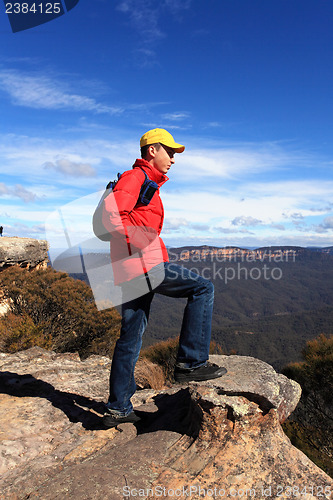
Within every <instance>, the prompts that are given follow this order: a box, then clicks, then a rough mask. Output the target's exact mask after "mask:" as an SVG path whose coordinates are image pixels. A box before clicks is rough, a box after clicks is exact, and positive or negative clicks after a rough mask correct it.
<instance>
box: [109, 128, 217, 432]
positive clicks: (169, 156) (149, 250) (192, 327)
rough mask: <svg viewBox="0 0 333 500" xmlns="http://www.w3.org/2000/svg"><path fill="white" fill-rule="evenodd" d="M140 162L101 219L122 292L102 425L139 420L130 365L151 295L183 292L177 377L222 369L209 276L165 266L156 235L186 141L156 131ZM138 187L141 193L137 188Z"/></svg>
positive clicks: (205, 376) (205, 375) (146, 140)
mask: <svg viewBox="0 0 333 500" xmlns="http://www.w3.org/2000/svg"><path fill="white" fill-rule="evenodd" d="M140 148H141V159H137V160H136V161H135V163H134V165H133V168H132V169H131V170H128V171H126V172H124V173H123V174H122V176H121V177H120V179H119V180H118V182H117V184H116V186H115V188H114V189H113V191H112V193H111V194H110V195H109V196H108V197H107V198H106V199H105V201H104V212H103V224H104V226H105V228H106V229H107V230H108V231H109V232H110V233H112V236H111V261H112V267H113V273H114V279H115V284H120V285H121V287H122V292H123V303H122V323H121V333H120V338H119V339H118V341H117V343H116V347H115V350H114V355H113V359H112V366H111V375H110V395H109V400H108V403H107V405H106V413H105V415H104V417H103V423H104V425H105V426H106V427H115V426H116V425H118V424H120V423H124V422H132V423H135V422H138V421H139V420H140V418H139V417H138V416H137V415H136V414H135V412H134V410H133V406H132V403H131V401H130V399H131V397H132V396H133V394H134V393H135V391H136V384H135V380H134V368H135V364H136V362H137V360H138V357H139V353H140V349H141V345H142V336H143V333H144V331H145V329H146V326H147V322H148V318H149V310H150V305H151V301H152V299H153V296H154V294H155V293H159V294H161V295H166V296H168V297H177V298H178V297H186V298H187V305H186V307H185V311H184V317H183V323H182V327H181V332H180V338H179V350H178V354H177V360H176V367H175V373H174V376H175V380H176V382H181V383H182V382H183V383H184V382H189V381H203V380H209V379H213V378H217V377H220V376H221V375H223V374H224V373H226V369H225V368H221V367H219V366H217V365H214V364H212V363H209V361H208V358H209V345H210V338H211V322H212V311H213V301H214V287H213V284H212V283H211V282H210V281H208V280H207V279H205V278H203V277H201V276H199V275H197V274H195V273H193V272H192V271H189V270H188V269H186V268H185V267H182V266H179V265H177V264H176V263H170V262H169V259H168V253H167V250H166V247H165V245H164V243H163V241H162V239H161V238H160V236H159V235H160V232H161V230H162V225H163V217H164V211H163V205H162V201H161V198H160V193H159V190H160V188H161V187H162V185H163V184H164V183H165V182H166V181H167V180H168V177H167V176H166V174H167V173H168V171H169V169H170V168H171V166H172V165H174V163H175V158H174V156H175V153H182V152H183V151H184V149H185V146H182V145H181V144H177V143H176V142H175V141H174V138H173V137H172V135H171V134H170V133H169V132H167V131H166V130H164V129H160V128H156V129H153V130H149V131H148V132H146V133H145V134H144V135H143V136H142V137H141V140H140ZM143 190H144V194H143V192H142V191H143Z"/></svg>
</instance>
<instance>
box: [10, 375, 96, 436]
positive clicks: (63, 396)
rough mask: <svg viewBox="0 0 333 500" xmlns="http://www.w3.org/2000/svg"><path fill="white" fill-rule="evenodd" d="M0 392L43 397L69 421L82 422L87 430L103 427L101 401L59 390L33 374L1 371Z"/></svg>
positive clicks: (11, 394) (18, 395) (19, 395)
mask: <svg viewBox="0 0 333 500" xmlns="http://www.w3.org/2000/svg"><path fill="white" fill-rule="evenodd" d="M0 393H3V394H8V395H9V396H16V397H37V398H45V399H47V400H48V401H50V403H52V405H53V406H54V407H55V408H59V410H61V411H63V412H64V413H65V415H66V416H67V417H68V419H69V420H70V422H82V426H83V427H84V428H85V429H87V430H100V429H104V427H103V424H102V420H101V416H102V415H103V413H104V404H103V403H101V402H98V401H95V400H93V399H90V398H86V397H84V396H80V395H78V394H73V393H70V392H63V391H59V390H57V389H55V388H54V387H53V385H51V384H49V383H48V382H44V381H43V380H39V379H36V378H35V377H34V376H33V375H18V374H17V373H12V372H7V371H6V372H1V373H0ZM91 410H93V411H91ZM94 412H96V413H98V414H99V415H97V414H96V413H94Z"/></svg>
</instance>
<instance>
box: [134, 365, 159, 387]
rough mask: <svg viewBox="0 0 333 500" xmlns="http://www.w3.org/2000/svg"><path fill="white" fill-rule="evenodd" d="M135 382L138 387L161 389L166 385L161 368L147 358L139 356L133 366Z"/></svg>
mask: <svg viewBox="0 0 333 500" xmlns="http://www.w3.org/2000/svg"><path fill="white" fill-rule="evenodd" d="M135 382H136V384H137V386H138V387H139V388H140V389H156V390H161V389H164V388H165V387H166V379H165V375H164V371H163V369H162V368H161V367H160V366H159V365H156V364H155V363H152V362H151V361H149V359H147V358H140V359H139V360H138V362H137V364H136V367H135Z"/></svg>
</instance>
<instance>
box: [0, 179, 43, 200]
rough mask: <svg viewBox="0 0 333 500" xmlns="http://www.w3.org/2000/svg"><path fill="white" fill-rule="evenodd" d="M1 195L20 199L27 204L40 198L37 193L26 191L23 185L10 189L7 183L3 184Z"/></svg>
mask: <svg viewBox="0 0 333 500" xmlns="http://www.w3.org/2000/svg"><path fill="white" fill-rule="evenodd" d="M0 194H3V195H7V196H9V197H14V198H20V199H21V200H23V201H24V202H25V203H29V202H33V201H37V200H38V197H37V195H36V194H35V193H33V192H32V191H30V190H28V189H26V188H25V187H23V186H22V185H21V184H15V186H14V187H9V186H7V185H6V184H5V183H3V182H1V183H0Z"/></svg>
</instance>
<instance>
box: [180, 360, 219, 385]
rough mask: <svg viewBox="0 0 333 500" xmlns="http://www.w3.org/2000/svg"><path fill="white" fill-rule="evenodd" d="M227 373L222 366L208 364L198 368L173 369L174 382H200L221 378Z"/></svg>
mask: <svg viewBox="0 0 333 500" xmlns="http://www.w3.org/2000/svg"><path fill="white" fill-rule="evenodd" d="M225 373H227V369H226V368H223V367H222V366H218V365H215V364H214V363H209V361H207V363H206V364H204V365H202V366H199V367H198V368H177V367H176V368H175V381H176V382H181V383H184V382H202V381H203V380H210V379H213V378H218V377H222V375H224V374H225Z"/></svg>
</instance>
